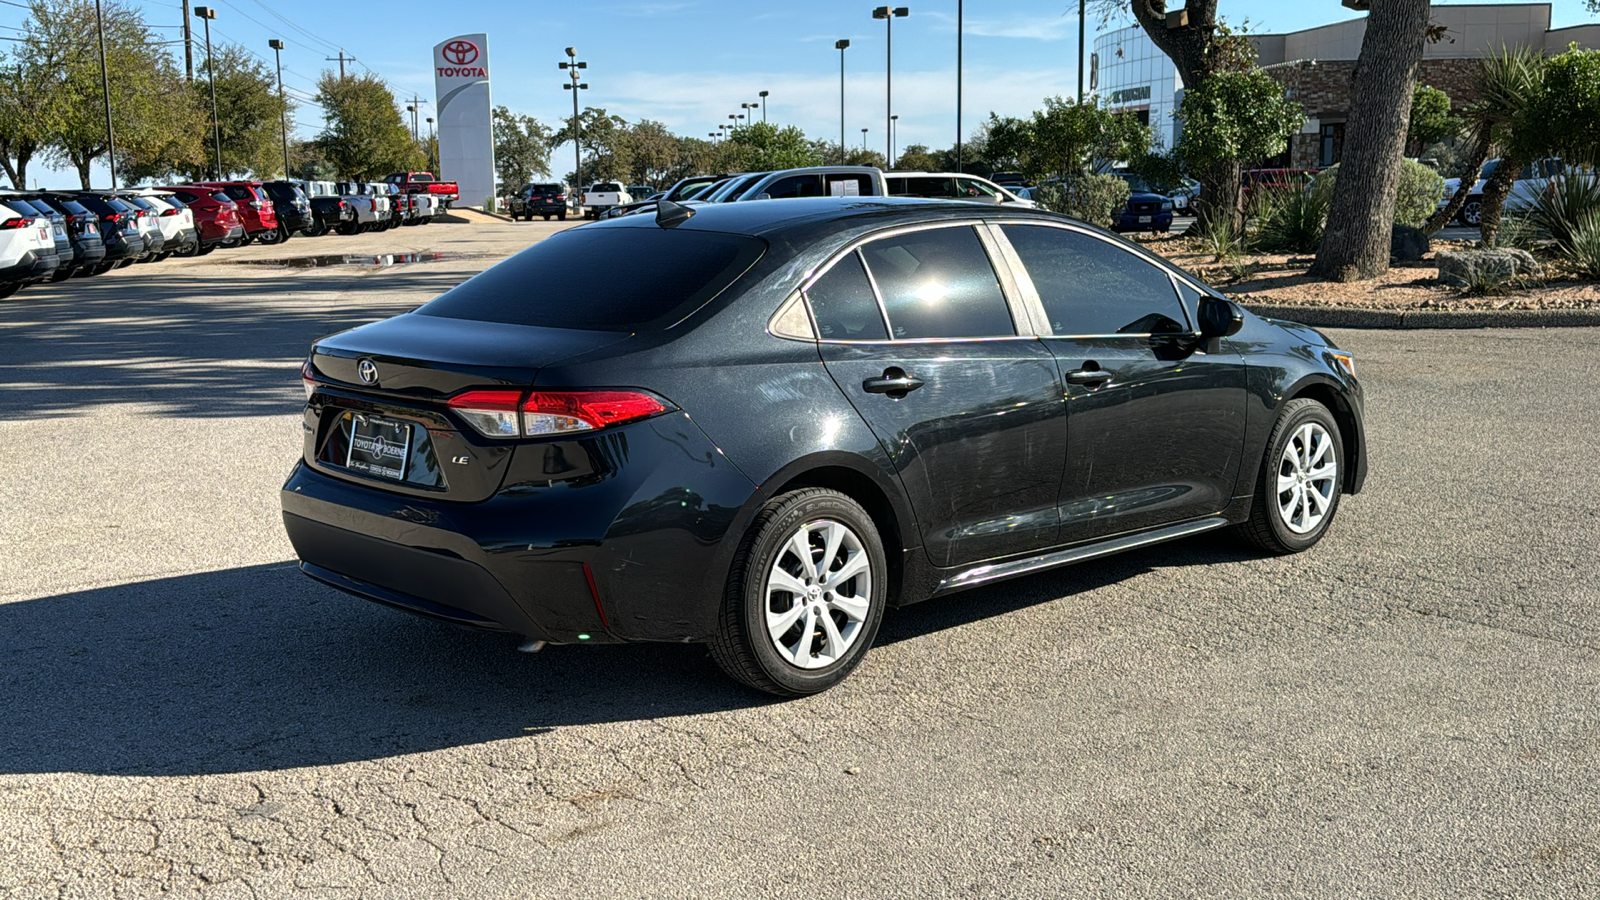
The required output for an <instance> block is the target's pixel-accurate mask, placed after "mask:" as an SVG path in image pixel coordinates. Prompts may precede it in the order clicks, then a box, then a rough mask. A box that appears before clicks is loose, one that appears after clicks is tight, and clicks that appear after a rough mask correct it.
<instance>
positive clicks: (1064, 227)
mask: <svg viewBox="0 0 1600 900" xmlns="http://www.w3.org/2000/svg"><path fill="white" fill-rule="evenodd" d="M986 224H989V225H992V226H993V227H994V230H995V233H996V235H997V236H998V238H999V239H1000V240H1001V241H1003V242H1004V244H1005V247H1006V248H1007V250H1008V251H1009V252H1010V255H1011V258H1014V259H1016V261H1017V268H1018V269H1019V275H1018V278H1017V282H1018V285H1019V286H1023V285H1025V287H1023V290H1024V292H1026V293H1027V294H1029V295H1031V296H1032V298H1033V300H1034V302H1036V303H1038V304H1039V311H1040V313H1041V314H1042V315H1043V316H1044V319H1043V325H1042V327H1041V328H1040V329H1039V335H1040V337H1052V338H1066V339H1071V340H1085V339H1088V338H1095V339H1105V338H1151V337H1155V336H1157V333H1155V332H1147V333H1144V334H1056V333H1055V329H1054V328H1053V327H1052V326H1051V325H1050V317H1049V315H1048V313H1045V312H1044V300H1043V299H1042V298H1041V297H1040V296H1039V289H1038V286H1037V285H1035V284H1034V283H1033V276H1032V275H1031V274H1029V273H1028V267H1027V266H1026V265H1024V264H1023V262H1022V256H1021V255H1020V254H1018V253H1017V252H1016V248H1015V247H1013V246H1011V239H1010V238H1008V237H1006V234H1005V231H1004V230H1003V227H1002V226H1005V225H1035V226H1041V227H1044V228H1056V229H1060V230H1061V231H1070V232H1073V233H1075V234H1081V235H1084V236H1086V237H1092V238H1094V239H1095V240H1097V241H1100V242H1101V243H1103V244H1107V245H1109V246H1111V247H1112V248H1114V249H1116V250H1117V251H1118V252H1120V253H1124V254H1126V255H1127V256H1129V257H1131V258H1132V259H1135V260H1138V261H1139V262H1140V263H1141V264H1143V265H1146V266H1149V267H1151V268H1152V269H1155V270H1156V271H1157V272H1160V273H1161V274H1163V275H1165V276H1167V283H1168V286H1169V287H1171V288H1172V299H1173V300H1174V301H1176V302H1177V304H1178V308H1179V309H1181V310H1183V317H1184V319H1185V320H1186V321H1185V324H1187V325H1188V326H1189V327H1190V328H1194V329H1196V330H1193V331H1167V332H1160V333H1159V334H1160V335H1162V336H1177V337H1185V336H1189V337H1193V336H1197V335H1199V333H1200V332H1199V331H1198V325H1197V323H1195V322H1191V321H1187V320H1188V319H1189V310H1188V307H1186V306H1185V305H1184V303H1183V295H1182V294H1180V293H1178V285H1177V278H1176V277H1175V275H1174V273H1173V272H1172V270H1171V269H1168V268H1167V267H1166V266H1162V265H1157V264H1156V263H1154V262H1152V261H1150V260H1148V259H1145V258H1144V257H1143V256H1142V255H1140V254H1138V253H1135V252H1134V251H1132V250H1129V249H1128V248H1127V247H1124V246H1122V244H1121V243H1120V242H1118V241H1116V240H1114V239H1112V238H1110V237H1108V236H1106V235H1102V234H1096V233H1095V232H1094V231H1091V230H1089V229H1087V228H1082V227H1078V226H1075V225H1072V224H1071V223H1067V222H1051V221H1048V220H1044V219H1005V220H989V221H987V222H986ZM1184 280H1185V281H1187V280H1188V279H1184ZM1195 290H1197V291H1199V292H1200V293H1201V294H1206V293H1208V292H1207V291H1205V290H1202V289H1200V288H1195Z"/></svg>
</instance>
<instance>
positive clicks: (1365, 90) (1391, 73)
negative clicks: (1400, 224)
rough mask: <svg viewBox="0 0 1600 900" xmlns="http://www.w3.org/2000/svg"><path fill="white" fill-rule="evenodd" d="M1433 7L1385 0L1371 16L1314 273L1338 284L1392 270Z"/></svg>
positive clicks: (1422, 0) (1423, 0)
mask: <svg viewBox="0 0 1600 900" xmlns="http://www.w3.org/2000/svg"><path fill="white" fill-rule="evenodd" d="M1428 15H1429V2H1428V0H1383V2H1381V3H1374V4H1372V11H1371V12H1370V13H1368V14H1367V34H1366V37H1365V38H1363V39H1362V41H1361V55H1360V56H1359V57H1358V58H1357V59H1356V69H1355V75H1354V77H1353V79H1352V82H1351V86H1350V97H1351V102H1350V119H1349V122H1348V123H1347V124H1346V125H1345V143H1344V158H1343V159H1342V160H1341V161H1340V166H1339V171H1340V173H1341V174H1342V175H1343V177H1341V178H1340V179H1339V180H1338V182H1337V183H1336V184H1335V186H1334V190H1333V201H1332V203H1331V204H1330V205H1329V208H1328V225H1327V228H1326V229H1325V230H1324V232H1323V237H1322V246H1321V247H1320V248H1318V250H1317V259H1316V262H1314V263H1312V265H1311V272H1310V274H1312V275H1315V276H1317V277H1319V278H1325V279H1328V280H1330V281H1360V280H1363V279H1368V278H1376V277H1377V276H1379V275H1381V274H1383V273H1384V272H1385V271H1387V270H1388V268H1389V241H1390V230H1391V228H1392V227H1393V225H1394V198H1395V194H1396V192H1397V191H1398V189H1399V187H1400V164H1401V161H1402V159H1403V158H1404V154H1405V142H1406V125H1407V123H1408V122H1409V121H1410V119H1411V93H1412V89H1413V87H1414V86H1415V84H1416V80H1417V63H1418V62H1420V61H1421V59H1422V49H1423V46H1424V44H1425V43H1426V41H1427V37H1428Z"/></svg>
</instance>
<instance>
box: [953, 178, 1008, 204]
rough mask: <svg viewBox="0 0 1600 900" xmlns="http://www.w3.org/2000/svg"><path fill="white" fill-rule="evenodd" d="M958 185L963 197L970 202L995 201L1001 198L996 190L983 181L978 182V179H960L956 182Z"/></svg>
mask: <svg viewBox="0 0 1600 900" xmlns="http://www.w3.org/2000/svg"><path fill="white" fill-rule="evenodd" d="M956 185H957V188H958V189H959V190H960V191H961V196H963V197H966V198H967V199H969V200H971V199H978V200H995V199H998V198H999V196H1000V195H999V194H998V193H996V192H995V189H994V188H992V187H990V186H988V185H987V184H984V183H983V182H981V181H978V180H977V179H973V178H959V179H957V180H956Z"/></svg>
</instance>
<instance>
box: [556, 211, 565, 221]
mask: <svg viewBox="0 0 1600 900" xmlns="http://www.w3.org/2000/svg"><path fill="white" fill-rule="evenodd" d="M556 218H557V219H560V220H561V221H563V222H565V221H566V220H567V211H566V210H562V211H561V212H558V213H556Z"/></svg>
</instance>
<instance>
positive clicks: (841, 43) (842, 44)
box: [833, 38, 850, 166]
mask: <svg viewBox="0 0 1600 900" xmlns="http://www.w3.org/2000/svg"><path fill="white" fill-rule="evenodd" d="M833 48H834V49H835V50H838V51H839V165H841V166H842V165H844V159H845V152H844V51H846V50H848V49H850V40H849V39H848V38H840V39H839V40H837V41H834V42H833Z"/></svg>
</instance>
